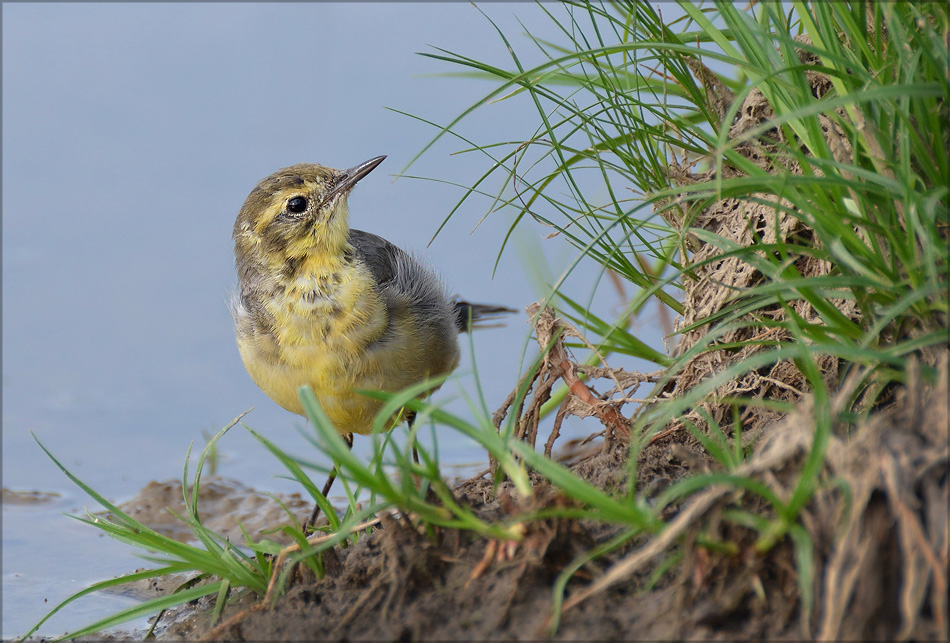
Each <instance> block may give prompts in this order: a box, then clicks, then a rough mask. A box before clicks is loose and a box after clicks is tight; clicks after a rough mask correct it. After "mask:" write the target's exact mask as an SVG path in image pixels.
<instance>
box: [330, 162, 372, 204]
mask: <svg viewBox="0 0 950 643" xmlns="http://www.w3.org/2000/svg"><path fill="white" fill-rule="evenodd" d="M385 160H386V157H385V156H377V157H376V158H372V159H370V160H368V161H366V162H364V163H360V164H359V165H357V166H355V167H351V168H350V169H348V170H341V171H340V172H338V173H337V175H336V183H335V185H334V186H333V189H331V190H330V191H329V192H327V195H326V196H325V197H324V198H323V204H326V203H329V202H330V201H331V200H332V199H334V198H335V197H337V196H338V195H340V194H344V193H346V192H349V191H350V190H351V189H353V186H354V185H356V183H357V181H359V180H360V179H362V178H363V177H364V176H366V175H367V174H369V173H370V172H372V171H373V170H375V169H376V166H377V165H379V164H380V163H382V162H383V161H385ZM323 204H321V207H322V205H323Z"/></svg>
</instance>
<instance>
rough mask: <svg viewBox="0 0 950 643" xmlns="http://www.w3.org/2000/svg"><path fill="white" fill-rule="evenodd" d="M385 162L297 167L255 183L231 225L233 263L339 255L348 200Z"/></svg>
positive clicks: (346, 226)
mask: <svg viewBox="0 0 950 643" xmlns="http://www.w3.org/2000/svg"><path fill="white" fill-rule="evenodd" d="M385 158H386V157H385V156H377V157H376V158H373V159H370V160H369V161H366V162H365V163H360V164H359V165H357V166H355V167H351V168H350V169H348V170H334V169H331V168H328V167H324V166H322V165H316V164H312V163H300V164H298V165H292V166H290V167H286V168H284V169H282V170H278V171H277V172H274V173H273V174H271V175H270V176H268V177H267V178H265V179H263V180H262V181H260V182H259V183H258V184H257V185H256V186H255V187H254V189H253V190H251V193H250V194H249V195H248V197H247V199H246V200H245V201H244V205H243V206H242V207H241V211H240V213H239V214H238V216H237V220H236V221H235V222H234V252H235V257H236V259H237V262H238V264H239V265H241V264H243V263H245V262H249V261H250V262H253V263H263V264H264V265H267V266H270V267H277V266H278V265H282V264H285V263H287V262H288V261H294V260H296V259H299V258H300V257H303V256H304V255H307V254H310V253H311V252H314V251H325V252H331V253H332V252H338V251H340V249H341V248H343V247H345V246H346V244H347V239H348V238H349V210H348V208H347V204H346V199H347V196H348V195H349V193H350V191H351V190H352V189H353V187H354V186H355V185H356V183H357V182H358V181H359V180H360V179H362V178H363V177H364V176H366V175H367V174H369V173H370V172H372V171H373V170H374V169H375V168H376V166H378V165H379V164H380V163H382V162H383V160H384V159H385Z"/></svg>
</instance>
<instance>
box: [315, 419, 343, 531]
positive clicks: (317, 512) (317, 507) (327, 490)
mask: <svg viewBox="0 0 950 643" xmlns="http://www.w3.org/2000/svg"><path fill="white" fill-rule="evenodd" d="M343 441H344V442H346V446H347V447H349V448H350V449H352V448H353V434H352V433H347V434H346V435H344V436H343ZM336 470H337V467H333V469H332V470H331V471H330V475H329V476H327V482H326V484H324V485H323V497H324V498H327V499H329V495H328V494H329V493H330V488H331V487H333V482H334V481H335V480H336ZM319 515H320V504H319V503H317V504H316V505H314V507H313V512H312V513H311V514H310V519H309V520H307V522H305V523H304V525H303V532H304V533H307V532H308V531H309V530H310V529H312V528H313V526H314V524H316V522H317V517H318V516H319Z"/></svg>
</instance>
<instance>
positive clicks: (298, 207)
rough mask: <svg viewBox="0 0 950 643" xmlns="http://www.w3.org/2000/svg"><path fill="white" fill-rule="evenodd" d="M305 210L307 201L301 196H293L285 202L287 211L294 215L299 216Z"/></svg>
mask: <svg viewBox="0 0 950 643" xmlns="http://www.w3.org/2000/svg"><path fill="white" fill-rule="evenodd" d="M306 209H307V199H305V198H303V197H302V196H295V197H294V198H292V199H291V200H289V201H287V211H288V212H293V213H294V214H300V213H301V212H303V211H305V210H306Z"/></svg>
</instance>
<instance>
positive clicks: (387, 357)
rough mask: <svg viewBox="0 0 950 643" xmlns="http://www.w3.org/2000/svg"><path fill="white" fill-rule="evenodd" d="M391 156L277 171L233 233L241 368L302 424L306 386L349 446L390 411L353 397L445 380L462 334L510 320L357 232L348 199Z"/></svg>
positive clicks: (247, 204) (372, 401)
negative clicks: (480, 323)
mask: <svg viewBox="0 0 950 643" xmlns="http://www.w3.org/2000/svg"><path fill="white" fill-rule="evenodd" d="M385 158H386V157H385V156H378V157H376V158H374V159H371V160H369V161H366V162H365V163H361V164H360V165H357V166H356V167H353V168H350V169H348V170H333V169H330V168H328V167H324V166H322V165H314V164H299V165H294V166H291V167H288V168H284V169H282V170H279V171H277V172H275V173H274V174H272V175H270V176H269V177H267V178H265V179H264V180H262V181H261V182H260V183H258V184H257V186H256V187H255V188H254V189H253V190H252V191H251V193H250V195H248V197H247V200H246V201H245V202H244V206H243V207H242V208H241V211H240V213H239V214H238V216H237V220H236V221H235V223H234V254H235V263H236V264H237V273H238V281H239V290H238V293H236V297H235V301H234V302H233V305H232V313H233V315H234V326H235V333H236V335H237V342H238V348H239V349H240V351H241V358H242V359H243V360H244V366H245V367H246V368H247V371H248V373H250V375H251V378H252V379H253V380H254V382H256V383H257V385H258V386H259V387H260V388H261V390H263V391H264V392H265V393H266V394H267V395H268V396H269V397H270V398H271V399H273V400H274V401H275V402H277V403H278V404H279V405H281V406H282V407H284V408H285V409H287V410H288V411H292V412H294V413H297V414H300V415H302V414H303V409H302V408H301V404H300V400H299V398H298V395H297V391H298V389H299V388H300V387H301V386H303V385H309V386H310V387H311V388H312V389H313V392H314V393H315V394H316V396H317V399H318V400H319V402H320V405H321V406H322V407H323V410H324V411H325V412H326V414H327V416H328V417H329V418H330V420H331V421H332V422H333V424H334V426H335V427H336V429H337V431H339V432H340V433H341V434H343V436H344V437H345V438H346V439H347V442H348V443H349V444H351V445H352V434H353V433H362V434H366V433H369V432H371V431H372V428H373V420H374V418H375V417H376V415H377V412H378V411H379V409H380V407H381V406H382V404H383V402H382V401H380V400H376V399H373V398H370V397H368V396H365V395H360V394H359V393H356V392H355V391H356V390H359V389H364V390H377V391H399V390H401V389H403V388H406V387H407V386H410V385H412V384H416V383H418V382H421V381H422V380H424V379H426V378H428V377H437V376H440V375H446V374H448V373H450V372H451V371H452V370H453V369H455V367H456V366H457V365H458V362H459V346H458V338H457V335H458V333H459V332H462V331H467V330H470V328H471V327H472V322H473V320H479V319H482V320H484V319H486V318H489V317H491V316H493V315H495V314H498V313H502V312H512V311H510V310H509V309H507V308H503V307H500V306H485V305H481V304H469V303H467V302H463V301H459V300H456V299H453V298H452V297H450V296H449V295H448V294H447V293H446V291H445V287H444V286H443V284H442V282H441V281H440V280H439V278H438V277H437V276H436V275H435V274H434V273H433V272H431V271H430V270H429V269H428V268H426V267H425V266H424V265H423V264H421V263H420V262H419V261H417V260H416V259H414V258H413V257H411V256H410V255H408V254H407V253H405V252H404V251H402V250H401V249H399V248H397V247H396V246H394V245H393V244H391V243H389V242H388V241H386V240H385V239H383V238H381V237H378V236H376V235H374V234H370V233H368V232H363V231H361V230H351V229H350V226H349V208H348V207H347V196H348V195H349V193H350V191H351V190H352V189H353V187H354V186H355V185H356V183H357V181H359V180H360V179H362V178H363V177H364V176H366V175H367V174H369V173H370V172H371V171H372V170H373V169H374V168H376V166H378V165H379V164H380V163H382V162H383V160H384V159H385ZM403 419H409V420H410V421H411V417H408V415H404V414H401V413H400V414H397V415H396V416H394V417H393V418H392V420H391V423H390V424H391V425H392V426H395V425H396V424H397V423H399V422H400V421H402V420H403ZM334 477H335V476H334V474H333V473H331V475H330V478H329V479H328V480H327V484H326V486H325V488H324V495H326V494H327V493H328V492H329V490H330V486H331V485H332V484H333V479H334ZM316 516H317V509H314V513H313V515H312V516H311V518H310V520H309V521H308V523H307V524H308V525H309V524H312V523H313V521H314V520H315V519H316Z"/></svg>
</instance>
